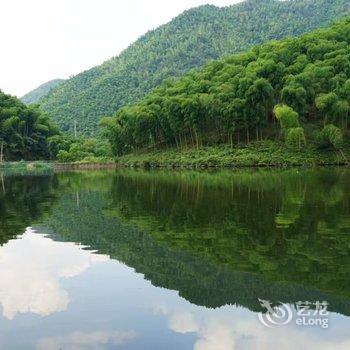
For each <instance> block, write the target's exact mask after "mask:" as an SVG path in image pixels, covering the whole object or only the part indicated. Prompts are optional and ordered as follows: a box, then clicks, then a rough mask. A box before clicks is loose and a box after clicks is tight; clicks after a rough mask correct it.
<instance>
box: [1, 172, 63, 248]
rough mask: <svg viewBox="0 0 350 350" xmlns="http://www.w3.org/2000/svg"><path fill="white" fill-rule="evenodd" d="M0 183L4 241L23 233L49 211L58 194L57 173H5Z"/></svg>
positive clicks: (2, 237) (2, 242)
mask: <svg viewBox="0 0 350 350" xmlns="http://www.w3.org/2000/svg"><path fill="white" fill-rule="evenodd" d="M0 182H1V186H0V245H1V244H4V243H6V242H7V241H8V240H9V239H11V238H14V237H16V235H18V234H22V233H23V232H24V229H25V228H26V227H27V226H29V225H31V224H32V223H33V221H36V220H37V219H38V218H40V217H41V216H42V215H43V213H45V212H47V211H48V209H49V208H50V206H51V204H52V202H53V201H54V198H55V191H56V190H57V186H58V184H57V181H56V178H55V177H54V176H49V175H43V176H34V175H32V176H25V177H23V176H4V175H3V174H2V175H1V179H0Z"/></svg>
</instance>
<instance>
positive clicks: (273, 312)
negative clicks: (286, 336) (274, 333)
mask: <svg viewBox="0 0 350 350" xmlns="http://www.w3.org/2000/svg"><path fill="white" fill-rule="evenodd" d="M261 304H262V306H263V307H265V308H266V309H267V312H266V313H262V312H260V313H259V315H258V317H259V320H260V322H261V323H262V324H263V325H264V326H266V327H268V328H275V327H280V326H285V325H287V324H289V323H290V322H291V321H292V319H293V311H292V308H291V307H290V306H289V305H287V304H282V305H279V306H275V307H272V306H271V304H270V303H269V302H267V301H263V302H262V303H261Z"/></svg>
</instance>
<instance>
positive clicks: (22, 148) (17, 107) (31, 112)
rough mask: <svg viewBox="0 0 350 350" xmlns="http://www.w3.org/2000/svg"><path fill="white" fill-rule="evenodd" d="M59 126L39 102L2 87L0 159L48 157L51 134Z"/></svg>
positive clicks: (0, 99)
mask: <svg viewBox="0 0 350 350" xmlns="http://www.w3.org/2000/svg"><path fill="white" fill-rule="evenodd" d="M57 134H58V128H57V126H56V125H54V124H53V122H52V121H51V119H50V118H49V117H48V116H47V115H46V114H44V113H43V112H41V111H40V110H39V109H38V108H37V107H36V106H30V107H27V106H26V105H25V104H23V103H22V102H21V101H20V100H18V99H17V98H16V97H12V96H10V95H6V94H4V93H3V92H1V91H0V162H2V161H5V160H6V161H9V160H21V159H24V160H36V159H49V158H50V151H49V144H48V138H49V137H51V136H53V135H57Z"/></svg>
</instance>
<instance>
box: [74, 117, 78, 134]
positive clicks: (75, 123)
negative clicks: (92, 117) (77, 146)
mask: <svg viewBox="0 0 350 350" xmlns="http://www.w3.org/2000/svg"><path fill="white" fill-rule="evenodd" d="M74 136H75V138H77V121H76V120H74Z"/></svg>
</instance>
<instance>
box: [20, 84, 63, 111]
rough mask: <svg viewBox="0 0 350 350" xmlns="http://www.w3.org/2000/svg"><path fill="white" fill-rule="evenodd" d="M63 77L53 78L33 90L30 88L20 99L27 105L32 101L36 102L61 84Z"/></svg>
mask: <svg viewBox="0 0 350 350" xmlns="http://www.w3.org/2000/svg"><path fill="white" fill-rule="evenodd" d="M64 81H65V80H64V79H54V80H50V81H48V82H47V83H45V84H42V85H40V86H39V87H37V88H36V89H35V90H32V91H30V92H28V93H27V94H25V95H24V96H23V97H21V101H22V102H23V103H25V104H27V105H30V104H32V103H37V102H38V101H39V100H40V99H41V98H43V97H44V96H46V95H47V94H48V93H49V92H50V91H51V90H52V89H54V88H55V87H57V86H58V85H60V84H62V83H63V82H64Z"/></svg>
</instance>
